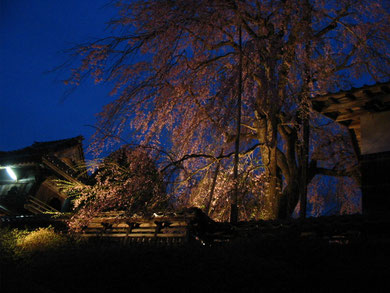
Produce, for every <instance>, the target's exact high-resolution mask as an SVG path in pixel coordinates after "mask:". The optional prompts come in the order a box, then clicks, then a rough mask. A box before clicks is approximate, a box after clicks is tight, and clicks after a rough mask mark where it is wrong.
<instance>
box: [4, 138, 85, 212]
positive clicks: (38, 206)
mask: <svg viewBox="0 0 390 293" xmlns="http://www.w3.org/2000/svg"><path fill="white" fill-rule="evenodd" d="M82 141H83V137H81V136H78V137H74V138H70V139H63V140H57V141H49V142H35V143H34V144H32V145H31V146H29V147H26V148H23V149H20V150H15V151H8V152H0V216H1V215H18V214H28V213H30V214H31V213H32V214H38V213H42V212H47V211H52V212H55V211H61V210H64V208H65V207H64V205H65V199H66V195H65V194H64V193H62V192H61V191H60V190H59V189H58V187H57V183H56V180H58V179H62V180H67V181H70V182H75V181H80V180H83V178H85V177H84V176H86V173H85V172H80V169H79V168H78V167H79V166H80V165H81V164H80V163H84V162H85V160H84V153H83V148H82ZM82 174H84V175H82Z"/></svg>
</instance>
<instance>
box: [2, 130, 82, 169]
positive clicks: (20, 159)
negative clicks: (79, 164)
mask: <svg viewBox="0 0 390 293" xmlns="http://www.w3.org/2000/svg"><path fill="white" fill-rule="evenodd" d="M83 139H84V138H83V137H82V136H77V137H73V138H68V139H61V140H55V141H47V142H34V143H33V144H32V145H31V146H28V147H25V148H22V149H19V150H14V151H8V152H1V151H0V165H18V164H25V163H40V162H41V161H42V158H43V157H47V156H51V155H52V154H53V153H56V152H59V151H62V150H66V149H68V148H71V147H73V146H76V145H81V143H82V141H83Z"/></svg>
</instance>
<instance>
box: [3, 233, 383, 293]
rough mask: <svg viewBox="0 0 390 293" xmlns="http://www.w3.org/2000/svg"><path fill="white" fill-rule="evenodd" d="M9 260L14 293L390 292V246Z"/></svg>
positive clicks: (82, 248)
mask: <svg viewBox="0 0 390 293" xmlns="http://www.w3.org/2000/svg"><path fill="white" fill-rule="evenodd" d="M0 260H1V262H2V263H1V271H0V272H1V285H0V289H1V290H0V291H1V292H3V293H6V292H125V291H126V292H137V291H141V290H142V292H155V291H167V290H169V291H173V292H232V291H236V292H335V291H336V290H337V291H344V292H389V289H390V283H389V280H390V278H389V277H390V262H389V261H390V245H389V242H388V241H387V240H386V239H376V240H374V241H371V240H370V241H366V240H364V241H356V242H354V243H349V244H347V245H345V244H329V243H327V242H324V241H322V240H321V241H320V240H318V239H314V240H313V239H311V240H308V239H305V240H302V239H295V240H292V239H283V238H279V239H276V238H274V239H268V240H264V239H262V240H261V241H260V240H259V239H257V240H255V239H253V240H251V241H245V240H239V241H235V242H233V243H232V244H229V245H220V246H212V247H207V246H202V245H198V244H192V245H187V246H183V247H171V248H169V247H121V246H119V245H109V244H102V243H88V244H85V243H84V244H77V245H74V244H72V245H67V246H66V247H60V248H55V249H50V250H48V251H40V252H39V251H37V252H32V253H28V254H26V253H25V254H22V255H18V256H12V257H6V256H5V255H4V254H3V256H2V257H1V258H0Z"/></svg>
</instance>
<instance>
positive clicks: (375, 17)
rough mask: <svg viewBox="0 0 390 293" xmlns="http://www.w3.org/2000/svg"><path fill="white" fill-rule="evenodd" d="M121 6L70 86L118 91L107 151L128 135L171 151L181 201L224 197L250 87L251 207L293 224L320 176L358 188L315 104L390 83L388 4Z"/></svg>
mask: <svg viewBox="0 0 390 293" xmlns="http://www.w3.org/2000/svg"><path fill="white" fill-rule="evenodd" d="M115 3H116V5H117V7H118V12H119V14H118V18H116V19H113V20H111V22H110V24H111V25H112V28H113V31H112V36H111V37H108V38H104V39H100V40H97V41H95V42H92V43H88V44H83V45H80V46H78V47H77V48H75V50H74V53H75V54H76V55H77V56H78V57H79V58H77V59H76V60H77V62H79V63H77V64H75V67H74V69H73V74H72V76H71V78H70V79H69V80H68V82H70V83H73V84H78V83H79V82H80V81H81V80H82V79H83V78H85V77H88V76H92V77H94V78H95V81H96V82H102V81H103V82H112V83H113V85H114V86H113V90H112V93H111V94H112V95H113V96H114V97H115V100H114V101H113V102H112V103H110V104H108V105H107V106H106V107H105V108H104V109H103V111H102V112H101V113H100V116H99V118H100V120H99V123H98V128H99V131H98V132H97V133H96V136H95V145H94V146H95V147H96V148H97V149H99V148H101V147H102V146H103V144H107V143H110V142H112V141H113V139H115V137H120V136H123V135H126V134H130V135H132V139H134V140H137V141H138V142H139V143H141V144H145V145H146V144H149V145H150V144H152V145H157V146H158V145H159V146H161V145H164V144H165V145H167V144H168V145H169V146H170V154H169V156H167V158H169V161H167V162H166V163H165V165H164V163H163V162H161V164H162V165H163V167H162V169H164V170H168V169H174V170H176V171H177V172H178V173H179V175H177V176H176V177H175V178H177V180H179V181H180V182H179V183H180V184H179V185H178V187H177V189H176V192H178V194H182V196H184V195H185V194H187V193H186V192H185V191H183V190H185V189H184V186H186V187H189V189H186V190H187V191H188V190H193V188H194V186H198V187H200V185H199V182H204V180H203V179H204V178H206V177H205V176H209V178H210V180H209V184H206V185H207V188H206V187H205V188H204V189H203V191H202V192H203V193H204V194H210V193H211V195H212V196H214V195H213V192H214V190H215V186H216V183H215V180H211V178H217V179H218V176H220V175H218V174H219V172H220V169H221V168H222V169H221V170H225V171H224V172H225V173H229V171H228V170H229V169H231V166H232V157H233V155H232V154H233V149H234V137H235V135H236V122H237V121H236V119H235V117H236V114H235V113H236V112H237V97H238V92H239V89H238V86H237V83H238V80H239V78H240V76H242V86H241V89H240V90H241V91H242V110H241V115H242V117H241V120H242V123H241V126H242V127H241V133H240V139H241V144H240V165H241V169H240V172H239V173H240V177H239V180H241V181H242V182H244V181H245V180H246V181H245V182H252V183H250V184H253V182H255V181H253V180H252V181H251V180H249V181H248V178H255V177H256V176H261V178H262V180H263V182H264V183H262V184H261V186H262V192H260V191H259V192H258V193H257V195H256V194H254V193H251V196H254V197H256V196H257V199H258V201H257V202H259V205H260V206H259V208H260V209H261V210H262V213H261V214H262V217H263V218H277V217H288V216H290V215H291V214H292V212H293V211H294V209H295V208H296V206H297V203H298V201H299V194H302V191H300V190H299V188H300V186H302V185H305V186H306V185H307V184H309V183H310V181H311V180H312V179H313V178H314V177H315V175H316V174H320V173H324V174H327V175H336V176H351V175H353V177H354V178H357V182H358V181H359V180H358V177H359V176H358V175H356V174H357V173H356V167H357V161H356V155H355V154H354V153H353V150H352V148H351V147H350V142H349V138H348V133H346V132H345V131H344V132H343V130H341V131H340V132H339V133H338V134H337V135H336V133H335V132H334V131H327V132H326V133H325V131H324V127H327V125H326V126H324V124H326V123H324V121H323V119H322V118H321V117H319V116H318V114H316V113H315V112H314V111H312V109H311V98H312V97H314V96H316V95H318V94H324V93H327V92H329V91H336V90H339V89H345V88H348V87H350V86H351V85H353V83H354V82H355V81H357V80H362V79H363V78H364V79H365V80H367V78H369V80H370V81H372V82H377V81H383V80H386V79H388V78H389V73H390V66H389V61H390V59H389V57H390V56H389V53H388V48H389V41H390V40H389V31H390V18H389V13H388V11H389V7H387V6H386V1H379V0H377V1H375V0H374V1H371V0H338V1H323V0H304V1H297V0H283V1H282V0H279V1H265V0H264V1H260V0H257V1H256V0H213V1H210V0H177V1H171V0H162V1H157V0H150V1H118V2H115ZM240 60H241V61H240ZM305 129H306V130H305ZM308 129H310V132H311V134H310V153H309V149H308V143H309V134H308V133H309V132H308ZM321 134H322V135H321ZM330 144H332V147H329V145H330ZM335 145H337V147H338V148H339V150H341V151H340V152H334V151H333V146H335ZM305 146H306V148H305ZM308 159H310V161H308ZM325 161H326V163H321V162H325ZM217 166H218V168H217ZM305 166H306V167H305ZM305 170H306V171H305ZM303 172H304V173H303ZM245 174H246V175H245ZM245 176H249V177H245ZM202 178H203V179H202ZM302 178H303V179H302ZM302 180H303V181H302ZM213 182H214V183H213ZM248 184H249V183H248ZM259 186H260V185H259ZM211 189H212V190H213V192H210V190H211ZM244 189H245V188H242V190H241V191H242V192H243V190H244ZM180 192H181V193H180ZM189 196H190V195H189ZM242 196H244V195H242ZM259 197H261V199H260V198H259ZM260 203H261V204H260ZM239 204H241V205H242V204H243V202H241V203H239ZM242 217H244V215H243V214H241V218H242Z"/></svg>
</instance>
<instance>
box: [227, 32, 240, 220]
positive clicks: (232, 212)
mask: <svg viewBox="0 0 390 293" xmlns="http://www.w3.org/2000/svg"><path fill="white" fill-rule="evenodd" d="M238 35H239V40H238V41H239V61H238V72H239V77H238V91H237V92H238V97H237V133H236V141H235V153H234V169H233V176H234V192H233V194H232V203H231V208H230V222H231V223H237V221H238V207H237V203H238V193H239V190H238V188H239V183H238V159H239V151H240V132H241V96H242V30H241V25H240V26H239V28H238Z"/></svg>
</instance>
